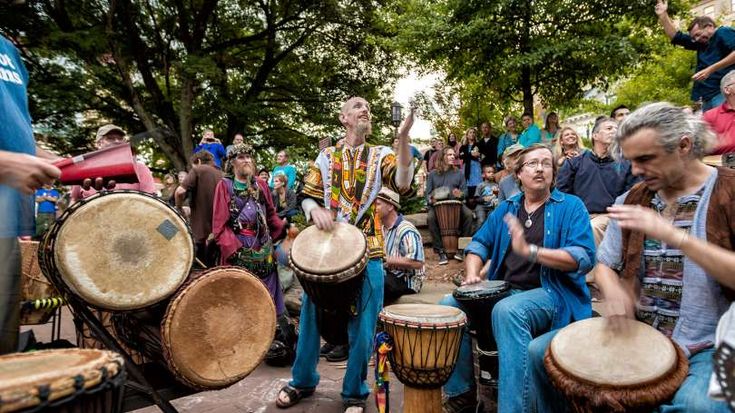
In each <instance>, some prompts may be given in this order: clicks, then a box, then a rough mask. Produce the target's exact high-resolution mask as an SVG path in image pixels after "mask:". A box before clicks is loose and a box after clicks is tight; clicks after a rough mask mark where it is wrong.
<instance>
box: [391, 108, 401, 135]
mask: <svg viewBox="0 0 735 413" xmlns="http://www.w3.org/2000/svg"><path fill="white" fill-rule="evenodd" d="M402 109H403V106H401V104H400V103H398V102H393V104H392V105H391V106H390V120H391V123H392V124H393V128H394V134H393V137H398V125H400V124H401V120H402V118H403V116H402V114H401V110H402Z"/></svg>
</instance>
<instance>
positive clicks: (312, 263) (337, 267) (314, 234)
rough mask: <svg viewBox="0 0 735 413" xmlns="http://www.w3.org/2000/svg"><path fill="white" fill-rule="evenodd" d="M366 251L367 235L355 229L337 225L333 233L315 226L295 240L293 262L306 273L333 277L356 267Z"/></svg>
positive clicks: (292, 250) (346, 225)
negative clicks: (332, 275)
mask: <svg viewBox="0 0 735 413" xmlns="http://www.w3.org/2000/svg"><path fill="white" fill-rule="evenodd" d="M366 250H367V241H366V240H365V235H363V233H362V231H360V230H359V229H358V228H357V227H355V226H354V225H350V224H347V223H344V222H338V223H336V225H335V227H334V228H333V229H332V230H331V231H322V230H320V229H319V228H317V227H316V226H315V225H312V226H310V227H308V228H306V229H305V230H303V231H301V232H300V233H299V235H298V236H297V237H296V239H294V241H293V245H292V246H291V260H292V261H293V265H294V266H295V267H297V268H298V269H300V270H302V271H304V272H307V273H311V274H334V273H339V272H341V271H344V270H346V269H348V268H351V267H354V266H356V265H357V264H358V263H359V262H360V261H361V260H362V259H363V258H364V257H365V252H366Z"/></svg>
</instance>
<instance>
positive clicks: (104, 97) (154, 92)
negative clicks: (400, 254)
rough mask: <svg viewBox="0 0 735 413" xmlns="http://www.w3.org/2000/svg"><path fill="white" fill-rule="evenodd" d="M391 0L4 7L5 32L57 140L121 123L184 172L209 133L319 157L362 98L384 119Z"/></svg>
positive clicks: (63, 143)
mask: <svg viewBox="0 0 735 413" xmlns="http://www.w3.org/2000/svg"><path fill="white" fill-rule="evenodd" d="M388 1H390V0H372V1H359V2H358V1H341V0H298V1H297V0H239V1H237V0H194V1H182V0H140V1H134V0H91V1H90V0H67V1H52V0H38V1H33V2H28V4H27V5H25V6H22V7H14V8H11V7H9V6H7V5H5V6H0V7H2V8H0V33H2V34H3V35H5V36H6V37H8V38H10V39H12V40H13V41H14V42H16V44H17V45H18V46H19V47H20V48H21V49H22V51H23V55H24V58H25V60H26V64H27V66H28V68H29V72H30V77H31V85H30V91H29V93H30V97H31V110H32V115H33V117H34V119H35V121H36V126H37V127H38V128H39V129H41V130H43V131H44V132H46V133H47V134H48V135H49V136H50V143H51V144H52V146H53V147H55V148H56V149H58V150H60V151H61V152H62V153H72V152H75V151H80V150H84V147H85V146H86V147H89V146H90V145H91V137H92V136H93V131H94V129H95V128H96V127H97V126H99V124H100V123H101V122H108V121H112V122H115V123H117V124H119V125H120V126H123V127H125V128H126V129H127V130H128V131H130V132H131V133H132V134H135V135H136V136H135V138H136V140H139V141H142V142H149V143H150V144H151V146H152V147H154V148H155V149H156V150H157V151H161V152H162V153H163V154H165V156H166V158H168V160H169V161H170V162H171V165H170V166H173V167H175V168H176V169H184V168H185V167H186V163H187V158H188V155H189V154H190V153H191V152H192V149H193V146H194V145H195V144H196V143H197V142H198V140H199V137H198V136H199V133H200V132H201V131H202V130H203V129H205V128H211V129H213V130H214V131H215V133H216V134H217V135H218V136H219V137H220V138H221V139H222V140H223V142H224V143H225V144H227V143H229V141H230V140H231V139H232V136H233V135H234V134H235V133H236V132H243V133H244V135H245V137H246V140H248V141H250V142H251V143H253V144H254V145H255V147H256V149H257V148H260V149H263V148H286V147H291V149H292V151H291V152H292V156H299V155H300V154H302V155H305V156H308V157H313V154H314V152H315V151H316V142H317V140H318V138H321V137H324V136H329V135H332V136H334V135H336V134H337V133H338V131H339V128H340V125H339V122H338V119H337V116H336V114H337V111H338V110H339V105H340V103H341V101H343V100H344V99H345V98H347V97H349V96H353V95H361V96H364V97H365V98H366V99H367V100H368V101H370V102H371V104H372V106H373V112H374V115H375V118H374V119H375V120H374V123H375V124H376V125H377V126H379V125H381V124H384V125H387V124H388V123H389V119H390V103H389V98H390V91H391V85H392V84H393V82H394V81H395V77H396V70H395V69H396V65H397V64H396V63H395V58H394V57H393V56H392V53H391V51H390V49H389V48H388V47H387V45H389V43H387V42H386V41H385V38H386V37H387V36H391V31H390V30H389V28H388V26H387V25H386V24H385V22H384V21H383V20H382V19H381V17H380V16H379V15H377V14H376V12H375V10H377V9H379V8H381V7H384V6H387V5H388V3H387V2H388ZM373 129H374V130H375V131H377V133H378V134H380V132H381V128H380V127H374V128H373ZM376 139H378V138H376ZM302 152H303V153H302ZM306 152H308V154H307V153H306Z"/></svg>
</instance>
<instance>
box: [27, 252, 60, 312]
mask: <svg viewBox="0 0 735 413" xmlns="http://www.w3.org/2000/svg"><path fill="white" fill-rule="evenodd" d="M38 244H39V243H38V242H37V241H20V257H21V281H20V302H21V308H20V324H22V325H27V324H45V323H46V322H48V320H49V318H51V316H52V315H53V314H54V312H55V311H56V309H57V308H58V307H59V306H60V305H62V304H63V300H62V298H61V296H60V295H59V293H58V291H56V288H54V286H53V285H52V284H51V282H50V281H49V280H48V279H47V278H46V277H45V276H44V275H43V272H42V271H41V267H40V266H39V265H38Z"/></svg>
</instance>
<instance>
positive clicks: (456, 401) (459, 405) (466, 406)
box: [442, 390, 478, 413]
mask: <svg viewBox="0 0 735 413" xmlns="http://www.w3.org/2000/svg"><path fill="white" fill-rule="evenodd" d="M477 407H478V403H477V392H476V391H474V390H470V391H468V392H465V393H462V394H460V395H459V396H454V397H447V398H446V399H444V400H443V401H442V413H475V412H476V411H477Z"/></svg>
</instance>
